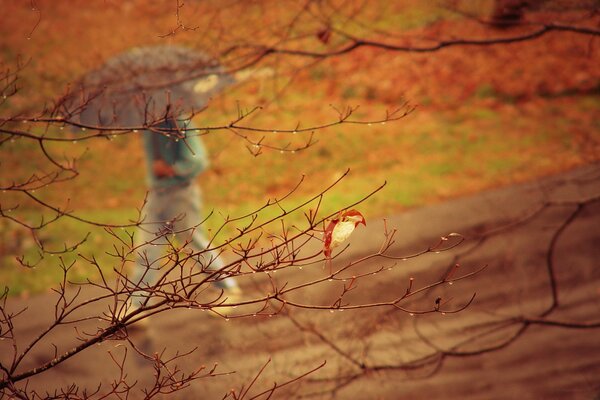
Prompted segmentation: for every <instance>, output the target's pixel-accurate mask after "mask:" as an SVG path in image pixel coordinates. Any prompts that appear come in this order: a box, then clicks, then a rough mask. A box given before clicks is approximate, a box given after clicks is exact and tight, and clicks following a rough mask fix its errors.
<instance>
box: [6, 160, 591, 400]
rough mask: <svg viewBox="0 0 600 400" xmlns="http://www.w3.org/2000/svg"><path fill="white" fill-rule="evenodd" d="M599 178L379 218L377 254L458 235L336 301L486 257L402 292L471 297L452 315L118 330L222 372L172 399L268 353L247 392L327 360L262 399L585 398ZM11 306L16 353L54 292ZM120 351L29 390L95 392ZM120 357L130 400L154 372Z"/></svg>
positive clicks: (369, 241) (362, 235)
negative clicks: (453, 242)
mask: <svg viewBox="0 0 600 400" xmlns="http://www.w3.org/2000/svg"><path fill="white" fill-rule="evenodd" d="M599 183H600V165H593V166H589V167H586V168H583V169H578V170H576V171H573V172H570V173H567V174H563V175H560V176H555V177H552V178H550V179H547V180H544V181H538V182H534V183H530V184H526V185H521V186H517V187H509V188H504V189H500V190H495V191H491V192H486V193H482V194H479V195H477V196H473V197H466V198H461V199H457V200H454V201H451V202H447V203H443V204H439V205H435V206H430V207H426V208H421V209H416V210H413V211H410V212H407V213H404V214H401V215H398V216H394V217H393V218H389V219H388V220H387V221H386V224H387V226H388V228H391V227H395V228H397V229H398V231H397V234H396V243H395V245H394V247H393V248H392V249H391V254H393V255H395V256H402V255H408V254H412V253H415V252H417V251H419V250H422V249H426V248H427V247H428V246H430V245H431V244H433V243H436V242H437V241H438V239H439V237H440V236H443V235H447V234H448V233H451V232H460V233H462V234H464V235H465V236H466V237H467V240H466V241H465V242H464V243H462V244H461V245H460V246H458V247H457V248H455V249H454V250H452V251H449V252H442V253H440V254H436V253H435V252H433V253H430V254H426V255H424V256H421V257H417V258H416V259H414V260H407V261H402V260H401V259H400V260H389V259H384V258H381V257H379V258H372V259H369V260H368V261H366V262H364V263H361V264H359V265H357V267H356V269H355V271H357V270H358V271H360V272H365V271H373V272H376V271H378V270H379V269H380V268H381V267H383V270H382V271H381V272H378V273H377V274H376V275H372V276H369V278H368V279H361V280H359V281H357V282H356V289H355V290H353V291H352V292H351V293H350V294H349V295H348V298H347V301H348V303H350V304H359V303H373V302H384V301H390V300H392V299H395V298H397V297H399V296H401V295H402V294H403V293H404V292H405V291H406V288H407V285H408V282H409V278H411V277H413V278H414V287H415V288H417V287H421V286H425V285H427V284H428V283H431V282H434V281H435V280H437V279H439V278H440V277H442V276H444V274H445V273H446V271H447V270H448V268H449V266H452V265H454V264H455V263H456V262H457V260H458V262H459V263H460V268H459V269H458V270H457V271H456V272H455V275H453V276H454V277H458V276H460V275H462V274H468V273H470V272H473V271H476V270H478V269H480V268H481V267H482V266H484V265H487V267H486V268H485V269H484V270H483V271H481V272H480V273H478V274H476V275H474V276H471V277H469V278H468V279H463V280H457V281H454V282H452V284H449V283H448V282H446V283H445V284H443V285H442V286H437V287H433V288H431V289H430V290H425V291H423V292H422V294H421V295H419V296H415V297H414V298H411V299H410V301H406V302H402V303H400V304H401V305H402V306H404V307H407V308H410V309H415V310H423V309H431V308H432V307H434V306H435V301H436V299H437V298H438V297H440V298H441V301H440V304H441V309H442V310H448V311H450V310H453V309H457V308H460V307H461V306H463V305H465V304H466V303H467V302H468V301H469V299H470V298H471V297H472V295H473V294H475V293H476V296H475V299H474V300H473V302H472V303H471V305H470V306H469V307H468V308H466V309H465V310H463V311H461V312H459V313H456V314H453V313H450V312H447V313H445V314H442V313H433V314H428V315H414V316H411V315H410V314H409V313H407V312H403V311H400V310H396V309H394V308H392V307H389V306H387V307H385V306H382V307H374V308H368V309H361V310H356V311H350V310H346V311H344V312H340V311H336V312H330V311H329V310H322V311H319V310H302V309H296V308H289V312H286V313H280V314H279V315H276V316H273V317H268V316H260V315H259V316H256V317H248V318H242V319H230V320H225V319H224V318H215V317H211V316H209V315H208V313H206V312H202V311H199V310H187V309H183V310H173V311H171V312H167V313H164V314H161V315H158V316H155V317H153V318H151V325H150V327H149V328H148V329H147V330H145V331H137V332H133V333H131V335H130V336H131V340H132V342H133V343H134V344H136V346H138V347H139V348H140V349H141V350H143V351H145V352H147V353H149V354H153V353H154V352H158V353H161V352H164V353H163V354H164V355H171V356H172V355H174V354H176V352H177V351H179V352H186V351H190V350H192V349H194V348H196V351H194V352H193V353H191V354H190V355H189V356H186V357H184V358H182V359H181V360H180V362H179V366H180V367H181V369H182V370H184V371H186V370H190V369H193V368H198V367H199V366H200V365H205V366H207V368H208V369H210V368H211V367H212V366H213V365H214V364H215V363H218V367H217V369H216V372H218V373H225V372H233V371H235V373H231V374H227V375H223V376H216V377H210V378H206V379H200V380H197V381H194V382H192V383H191V385H190V386H189V387H188V388H186V389H184V390H183V391H181V392H179V393H177V394H175V395H174V396H173V397H172V398H177V399H220V398H223V397H224V396H225V395H226V394H227V393H228V392H229V391H230V390H231V389H234V390H235V393H237V395H238V396H239V394H240V393H242V392H243V390H244V389H243V388H246V387H248V386H249V384H250V383H251V382H252V379H253V378H254V376H255V375H256V374H257V373H258V371H259V369H260V368H261V367H262V366H263V365H265V364H267V363H268V364H267V365H266V367H265V369H264V371H263V372H262V374H261V375H260V377H259V379H258V380H257V381H256V382H255V383H254V384H253V386H252V387H251V388H250V390H249V392H248V394H247V395H246V397H244V398H252V396H255V395H257V394H260V393H261V392H263V391H265V390H268V389H270V388H271V387H272V386H273V384H274V383H275V382H277V383H278V384H282V383H284V382H286V381H287V380H290V379H293V378H294V377H296V376H298V375H300V374H302V373H304V372H307V371H310V370H312V369H314V368H316V367H318V366H319V365H321V364H322V363H323V362H325V361H326V364H325V365H324V366H323V367H321V368H320V369H318V370H317V371H315V372H314V373H312V374H310V375H308V376H307V377H306V378H304V379H302V380H299V381H297V382H294V383H293V384H290V385H288V386H286V387H282V388H281V389H278V390H276V391H275V392H274V393H273V395H272V396H271V398H277V399H287V398H294V397H295V396H309V397H310V398H338V399H400V398H411V399H432V398H437V399H590V400H591V399H598V398H600V378H599V377H600V329H598V328H596V329H584V328H582V326H581V325H579V324H589V323H596V324H597V323H598V322H599V321H600V268H599V265H598V259H600V245H599V243H600V229H598V226H599V224H600V201H591V199H593V198H597V197H598V196H600V184H599ZM576 211H577V212H578V213H577V214H573V213H574V212H576ZM573 215H574V216H573ZM528 216H529V217H528ZM569 218H571V220H570V219H569ZM517 221H520V222H519V223H516V222H517ZM569 221H571V222H569ZM561 227H564V228H561ZM383 231H384V223H383V221H374V220H370V221H369V224H368V227H367V228H365V229H361V230H359V231H357V232H356V233H355V234H354V235H353V237H352V241H351V245H350V248H349V249H348V250H347V251H346V252H345V253H343V254H342V255H341V256H340V257H338V258H336V259H335V260H334V263H335V265H343V264H344V263H347V262H350V261H351V260H356V259H358V258H360V257H364V256H366V255H369V254H372V253H373V252H374V251H375V252H376V251H377V249H378V248H379V246H380V243H381V242H382V240H383ZM316 245H317V244H315V246H316ZM550 269H551V271H552V273H553V276H554V282H555V290H556V293H557V297H556V299H557V301H558V304H557V305H556V307H553V308H552V311H551V312H549V313H547V315H545V316H544V312H545V311H547V310H549V307H550V306H551V305H552V285H551V282H552V280H551V275H550V274H549V270H550ZM321 273H322V271H321V268H320V267H312V268H305V269H302V270H299V269H296V270H294V271H293V272H281V273H280V274H277V276H275V277H273V279H274V280H275V281H276V282H277V283H278V285H283V284H284V283H285V282H289V284H292V283H294V282H299V281H301V280H306V279H307V277H309V276H311V275H314V276H318V275H319V274H321ZM243 284H244V287H245V289H246V292H245V295H246V296H248V297H249V298H251V297H252V296H257V295H258V293H259V291H260V290H268V281H267V280H266V277H263V278H261V277H258V278H256V279H254V280H252V281H247V282H243ZM344 284H348V282H335V281H334V282H325V283H324V284H320V285H317V286H315V287H312V288H311V289H310V290H306V291H303V292H302V293H301V294H299V295H297V296H296V297H293V298H290V301H292V300H293V301H299V302H302V303H311V304H319V305H331V304H332V302H333V301H335V299H336V297H337V296H338V294H339V292H340V291H341V288H342V285H344ZM11 301H12V306H11V307H14V309H19V308H22V307H24V306H27V307H28V309H27V311H26V312H25V313H24V314H22V315H21V316H20V317H19V318H18V319H16V320H15V323H16V326H15V329H16V335H17V338H18V342H19V345H20V347H21V348H23V346H25V343H27V341H28V340H30V339H31V338H33V337H35V335H36V334H37V333H38V332H39V331H40V330H41V329H43V328H44V327H45V326H47V325H48V323H49V322H50V321H51V320H52V318H53V316H54V314H53V310H54V308H53V304H54V303H55V301H56V296H52V295H41V296H38V297H34V298H31V299H29V300H27V301H25V300H17V299H14V300H11ZM97 307H98V309H97V310H96V312H101V311H102V310H101V306H97ZM241 311H244V310H239V312H241ZM245 311H248V310H245ZM527 318H529V319H528V320H526V319H527ZM539 319H543V320H545V321H546V322H545V323H542V322H541V321H539ZM524 321H527V322H524ZM547 321H554V322H555V323H554V324H552V325H550V324H549V322H547ZM97 325H98V322H97V321H96V320H95V319H93V320H90V321H86V322H85V323H83V324H81V326H79V327H78V328H77V329H79V330H86V331H88V332H92V331H94V330H95V329H96V328H97ZM75 336H76V328H75V327H74V326H65V327H61V328H60V329H57V331H56V332H55V333H53V334H52V335H50V336H49V337H48V338H46V339H44V341H43V342H42V343H40V344H39V345H38V346H37V347H36V348H35V349H34V350H33V351H32V352H31V353H30V355H29V357H28V358H27V359H26V362H25V363H24V364H23V365H22V367H21V368H20V370H25V369H26V368H28V367H32V366H35V365H39V364H40V363H43V362H45V361H47V360H49V359H50V357H51V356H52V354H53V353H54V347H53V344H55V345H56V346H57V347H58V349H59V350H66V349H69V348H71V347H73V346H75V345H77V344H78V342H77V340H76V339H75ZM126 349H127V346H126V345H125V343H124V342H122V341H112V340H111V341H106V342H103V343H100V344H99V345H95V346H93V348H90V349H88V350H86V351H84V352H82V353H80V354H77V355H75V356H74V357H72V358H71V359H69V360H67V361H65V362H64V363H62V364H59V365H58V366H56V367H55V368H52V369H51V370H48V371H46V372H43V373H42V374H40V375H39V376H37V377H35V378H33V379H31V381H30V383H29V389H30V390H31V389H37V390H40V391H44V390H49V391H52V392H54V390H56V389H57V388H60V387H63V388H65V387H67V386H68V385H71V384H72V383H75V384H77V385H78V386H79V388H80V389H82V388H88V390H91V391H93V390H95V389H96V388H97V385H98V383H99V382H103V386H102V389H101V390H105V389H106V388H107V386H105V385H110V382H111V381H113V380H114V379H119V376H118V369H117V368H115V362H120V361H121V360H122V359H123V357H124V354H125V352H126ZM10 352H11V348H10V342H9V341H8V340H4V341H2V342H1V343H0V354H2V356H0V358H1V359H2V360H3V363H4V362H6V357H7V356H8V354H9V353H10ZM111 355H112V357H111ZM269 360H270V362H269ZM124 367H125V370H126V372H127V376H126V378H125V380H126V381H128V382H129V383H130V384H133V383H136V386H135V388H134V389H133V391H132V393H131V396H130V397H129V398H130V399H137V398H143V396H142V393H141V391H140V389H141V388H142V387H148V386H151V385H152V382H153V381H154V379H155V375H154V371H153V369H152V365H151V363H149V362H148V361H147V360H145V359H143V358H142V357H140V356H139V355H138V354H136V353H135V352H134V351H132V350H131V349H129V351H127V357H126V359H125V361H124ZM230 398H234V397H233V395H231V396H230ZM259 398H267V396H266V395H265V396H262V397H259Z"/></svg>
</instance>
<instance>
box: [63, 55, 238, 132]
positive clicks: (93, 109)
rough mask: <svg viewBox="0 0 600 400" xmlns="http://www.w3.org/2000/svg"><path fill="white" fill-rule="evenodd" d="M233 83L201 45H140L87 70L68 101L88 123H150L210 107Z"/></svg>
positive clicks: (72, 108) (69, 105)
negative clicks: (217, 94)
mask: <svg viewBox="0 0 600 400" xmlns="http://www.w3.org/2000/svg"><path fill="white" fill-rule="evenodd" d="M234 82H235V79H234V78H233V76H231V75H229V74H226V73H225V72H224V70H223V68H222V67H221V66H220V65H219V64H218V62H217V61H216V60H214V59H211V58H210V57H208V56H207V55H205V54H203V53H201V52H198V51H196V50H192V49H188V48H185V47H181V46H165V45H162V46H148V47H136V48H133V49H131V50H129V51H126V52H125V53H122V54H120V55H117V56H115V57H113V58H111V59H109V60H108V61H106V63H105V64H104V65H103V66H101V67H100V68H98V69H96V70H94V71H92V72H90V73H88V74H87V75H85V76H84V77H83V78H82V79H81V81H80V83H79V84H78V85H77V86H78V88H81V90H82V91H81V92H80V91H77V92H76V93H75V94H74V95H73V96H71V98H70V99H69V100H68V101H67V102H66V104H67V109H68V110H69V112H70V113H73V112H74V113H76V114H78V115H79V118H80V121H81V123H83V124H86V125H94V126H102V127H127V126H142V125H144V124H148V125H150V124H151V123H153V122H155V121H159V120H161V119H163V118H165V117H166V116H167V114H168V115H170V116H176V117H177V116H181V115H183V114H186V113H190V112H193V111H197V110H199V109H201V108H203V107H205V106H206V104H207V103H208V101H209V100H210V97H211V96H212V95H214V94H216V93H218V92H220V91H222V90H223V89H224V88H225V87H226V86H228V85H230V84H232V83H234ZM74 110H76V111H74ZM79 111H80V112H79Z"/></svg>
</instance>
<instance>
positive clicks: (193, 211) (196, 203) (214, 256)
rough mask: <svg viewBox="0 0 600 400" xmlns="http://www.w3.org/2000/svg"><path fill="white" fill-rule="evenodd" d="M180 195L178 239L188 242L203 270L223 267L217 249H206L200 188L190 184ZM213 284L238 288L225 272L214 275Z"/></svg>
mask: <svg viewBox="0 0 600 400" xmlns="http://www.w3.org/2000/svg"><path fill="white" fill-rule="evenodd" d="M182 194H183V195H182V197H181V198H180V199H179V201H178V205H179V211H181V212H182V215H181V217H182V219H181V220H180V221H178V222H177V223H176V230H178V231H179V230H180V229H179V228H180V227H183V229H185V231H184V232H182V233H181V234H180V235H179V237H178V241H179V242H180V243H181V242H184V243H189V248H190V249H191V250H192V251H193V252H194V253H195V254H197V256H196V257H195V261H196V262H197V265H198V267H199V268H202V270H204V271H216V270H220V269H221V268H223V267H224V265H225V264H224V263H223V259H222V257H221V256H220V254H219V251H218V250H210V251H207V249H208V248H209V247H210V246H211V243H210V242H209V241H208V239H207V238H206V236H204V234H203V233H202V227H201V226H200V224H201V222H202V216H201V211H200V203H201V202H200V190H199V188H198V186H196V185H190V186H188V187H187V188H185V190H184V191H183V192H182ZM214 285H215V286H216V287H217V288H220V289H234V288H238V285H237V282H236V280H235V279H234V278H231V277H226V274H220V275H219V276H215V282H214Z"/></svg>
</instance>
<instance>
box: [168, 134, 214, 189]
mask: <svg viewBox="0 0 600 400" xmlns="http://www.w3.org/2000/svg"><path fill="white" fill-rule="evenodd" d="M192 127H193V126H192V125H191V124H188V125H187V129H190V128H192ZM185 136H186V138H185V139H184V140H179V142H177V145H178V149H177V151H178V153H177V159H176V160H175V163H174V164H173V171H174V172H175V175H176V176H180V177H184V178H190V179H191V178H193V177H195V176H196V175H198V174H199V173H200V172H202V171H204V170H205V169H206V168H208V165H209V161H208V154H207V152H206V148H205V147H204V144H203V143H202V139H200V137H199V136H198V133H197V131H186V133H185Z"/></svg>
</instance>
